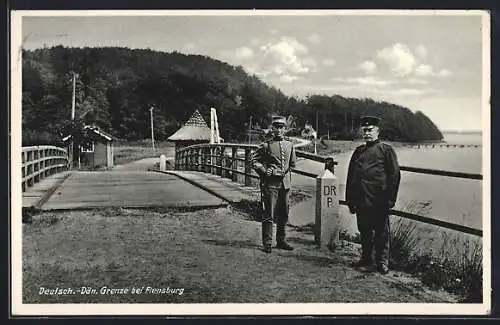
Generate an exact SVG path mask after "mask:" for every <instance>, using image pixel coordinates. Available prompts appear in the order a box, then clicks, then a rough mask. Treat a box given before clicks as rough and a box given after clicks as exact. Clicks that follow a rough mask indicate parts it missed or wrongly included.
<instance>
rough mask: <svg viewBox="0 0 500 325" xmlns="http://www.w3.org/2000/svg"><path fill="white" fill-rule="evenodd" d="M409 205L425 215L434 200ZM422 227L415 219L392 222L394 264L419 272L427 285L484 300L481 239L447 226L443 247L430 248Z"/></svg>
mask: <svg viewBox="0 0 500 325" xmlns="http://www.w3.org/2000/svg"><path fill="white" fill-rule="evenodd" d="M408 209H409V210H410V211H412V213H418V214H421V215H422V214H423V213H425V211H426V210H427V209H430V203H424V204H416V203H415V202H412V203H410V204H409V205H408ZM415 210H417V212H415ZM421 231H422V230H421V229H418V227H417V223H416V222H414V221H411V220H405V219H398V220H397V221H396V222H394V223H393V224H392V225H391V253H390V254H391V255H390V256H391V267H392V268H393V269H395V270H400V271H404V272H408V273H410V274H415V275H417V276H419V277H420V278H421V280H422V281H423V283H424V284H426V285H429V286H431V287H434V288H436V289H444V290H446V291H449V292H452V293H455V294H458V295H460V296H461V297H462V300H463V302H467V303H479V302H482V290H483V287H482V275H483V265H482V260H483V255H482V243H481V241H480V240H471V239H469V238H466V237H465V236H464V235H463V234H457V233H451V232H450V231H447V230H443V231H442V232H441V236H442V238H441V239H442V244H441V247H439V248H438V249H437V250H433V249H432V248H430V249H429V247H432V246H431V243H428V242H424V241H422V240H420V234H421ZM422 247H425V248H427V250H423V249H421V248H422Z"/></svg>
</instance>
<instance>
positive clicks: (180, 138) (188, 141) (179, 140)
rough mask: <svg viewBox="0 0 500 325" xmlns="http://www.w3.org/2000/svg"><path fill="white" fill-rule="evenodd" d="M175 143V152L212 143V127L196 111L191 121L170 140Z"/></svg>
mask: <svg viewBox="0 0 500 325" xmlns="http://www.w3.org/2000/svg"><path fill="white" fill-rule="evenodd" d="M168 140H169V141H172V142H174V143H175V152H177V151H178V150H179V149H181V148H183V147H187V146H190V145H194V144H199V143H209V142H210V127H209V126H208V125H207V123H206V122H205V120H204V119H203V116H201V114H200V112H199V111H198V110H196V111H195V112H194V113H193V115H191V117H190V118H189V120H188V121H187V122H186V123H185V124H184V125H183V126H182V127H181V128H180V129H179V130H177V131H176V132H175V133H174V134H172V135H171V136H170V137H169V138H168Z"/></svg>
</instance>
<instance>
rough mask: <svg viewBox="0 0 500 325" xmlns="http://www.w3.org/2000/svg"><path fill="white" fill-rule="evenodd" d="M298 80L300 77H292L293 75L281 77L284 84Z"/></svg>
mask: <svg viewBox="0 0 500 325" xmlns="http://www.w3.org/2000/svg"><path fill="white" fill-rule="evenodd" d="M297 79H299V77H297V76H291V75H288V74H285V75H282V76H281V77H280V80H281V81H282V82H284V83H292V82H294V81H295V80H297Z"/></svg>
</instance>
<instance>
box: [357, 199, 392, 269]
mask: <svg viewBox="0 0 500 325" xmlns="http://www.w3.org/2000/svg"><path fill="white" fill-rule="evenodd" d="M356 217H357V224H358V230H359V233H360V237H361V251H362V253H361V259H362V260H364V261H369V262H372V261H373V258H372V251H373V246H375V261H376V264H377V265H378V266H381V265H385V266H388V265H389V249H390V228H389V209H388V208H387V207H361V208H359V209H358V211H357V213H356ZM374 244H375V245H374Z"/></svg>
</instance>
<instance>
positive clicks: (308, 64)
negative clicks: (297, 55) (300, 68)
mask: <svg viewBox="0 0 500 325" xmlns="http://www.w3.org/2000/svg"><path fill="white" fill-rule="evenodd" d="M302 63H303V64H304V66H306V67H309V68H310V69H311V71H317V69H316V68H317V66H318V65H317V64H316V60H314V59H313V58H312V57H307V58H304V59H303V60H302Z"/></svg>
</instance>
